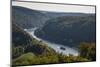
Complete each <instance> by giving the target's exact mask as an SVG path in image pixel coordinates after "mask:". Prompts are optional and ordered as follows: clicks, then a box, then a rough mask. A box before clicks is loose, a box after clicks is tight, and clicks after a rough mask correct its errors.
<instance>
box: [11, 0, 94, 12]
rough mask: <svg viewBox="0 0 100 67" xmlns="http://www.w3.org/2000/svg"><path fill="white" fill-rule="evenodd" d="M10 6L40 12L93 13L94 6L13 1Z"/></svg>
mask: <svg viewBox="0 0 100 67" xmlns="http://www.w3.org/2000/svg"><path fill="white" fill-rule="evenodd" d="M12 5H13V6H22V7H27V8H30V9H33V10H42V11H53V12H77V13H78V12H79V13H95V7H94V6H79V5H62V4H48V3H35V2H16V1H13V2H12Z"/></svg>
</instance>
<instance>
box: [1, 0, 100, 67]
mask: <svg viewBox="0 0 100 67" xmlns="http://www.w3.org/2000/svg"><path fill="white" fill-rule="evenodd" d="M34 1H42V2H56V3H70V4H88V5H96V6H97V22H96V23H97V61H96V62H84V63H68V64H52V65H37V67H40V66H41V67H57V66H58V67H98V66H99V64H100V52H99V51H100V41H99V40H100V30H99V29H100V19H99V18H100V0H34ZM9 64H10V0H0V67H10V65H9ZM27 67H32V66H27Z"/></svg>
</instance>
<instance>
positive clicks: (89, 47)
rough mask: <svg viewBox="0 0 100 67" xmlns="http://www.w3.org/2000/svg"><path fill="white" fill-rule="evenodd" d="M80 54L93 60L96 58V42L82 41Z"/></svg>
mask: <svg viewBox="0 0 100 67" xmlns="http://www.w3.org/2000/svg"><path fill="white" fill-rule="evenodd" d="M80 56H82V57H84V58H87V59H89V60H91V61H95V60H96V45H95V43H85V42H84V43H81V45H80Z"/></svg>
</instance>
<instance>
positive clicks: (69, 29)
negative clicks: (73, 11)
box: [35, 14, 96, 47]
mask: <svg viewBox="0 0 100 67" xmlns="http://www.w3.org/2000/svg"><path fill="white" fill-rule="evenodd" d="M95 31H96V21H95V14H90V15H88V14H87V15H85V16H63V17H58V18H54V19H50V20H48V21H47V22H46V23H45V25H44V27H43V28H42V29H38V30H37V31H36V32H35V34H36V35H37V36H38V37H40V38H43V39H46V40H49V41H51V42H56V43H60V44H64V45H67V46H71V47H77V46H78V44H79V43H80V42H95V40H96V39H95V38H96V36H95V35H96V33H95ZM76 44H77V45H76Z"/></svg>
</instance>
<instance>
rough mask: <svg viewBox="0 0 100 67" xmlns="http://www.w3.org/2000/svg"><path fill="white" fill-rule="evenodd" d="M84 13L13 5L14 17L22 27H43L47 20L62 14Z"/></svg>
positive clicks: (76, 14)
mask: <svg viewBox="0 0 100 67" xmlns="http://www.w3.org/2000/svg"><path fill="white" fill-rule="evenodd" d="M80 15H82V16H83V15H85V14H84V13H63V12H49V11H39V10H32V9H29V8H25V7H21V6H12V16H13V17H12V18H13V19H14V21H15V22H16V23H17V24H18V25H19V26H21V27H22V28H33V27H43V25H44V24H45V22H46V21H47V20H50V19H53V18H57V17H62V16H80Z"/></svg>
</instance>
